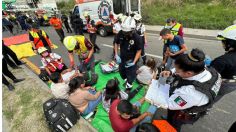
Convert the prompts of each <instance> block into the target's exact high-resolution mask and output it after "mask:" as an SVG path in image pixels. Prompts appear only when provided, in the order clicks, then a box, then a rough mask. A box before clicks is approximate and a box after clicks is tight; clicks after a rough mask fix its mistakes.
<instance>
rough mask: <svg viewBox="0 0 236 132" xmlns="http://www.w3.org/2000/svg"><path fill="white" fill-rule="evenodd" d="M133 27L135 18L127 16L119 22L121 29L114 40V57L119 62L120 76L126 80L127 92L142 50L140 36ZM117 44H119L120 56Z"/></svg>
mask: <svg viewBox="0 0 236 132" xmlns="http://www.w3.org/2000/svg"><path fill="white" fill-rule="evenodd" d="M135 27H136V25H135V20H134V19H133V18H131V17H127V18H126V19H125V20H124V22H123V23H122V24H121V31H120V32H119V33H118V35H117V39H116V41H115V59H116V61H117V63H119V64H120V65H119V72H120V76H121V77H122V79H124V80H126V89H127V92H128V91H130V90H131V88H132V83H133V81H134V80H135V79H136V70H137V65H136V63H137V61H138V60H139V58H140V56H141V51H142V50H141V49H142V43H141V37H140V36H139V35H138V34H137V33H136V32H135V31H134V30H135ZM118 45H120V56H119V55H118Z"/></svg>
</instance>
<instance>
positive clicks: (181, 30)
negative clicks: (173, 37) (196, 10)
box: [178, 25, 184, 38]
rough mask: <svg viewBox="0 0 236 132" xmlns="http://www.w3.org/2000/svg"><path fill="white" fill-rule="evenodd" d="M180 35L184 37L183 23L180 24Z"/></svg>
mask: <svg viewBox="0 0 236 132" xmlns="http://www.w3.org/2000/svg"><path fill="white" fill-rule="evenodd" d="M178 35H179V36H181V37H182V38H183V37H184V32H183V25H181V26H180V28H179V32H178Z"/></svg>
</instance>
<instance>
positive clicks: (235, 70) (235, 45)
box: [211, 25, 236, 79]
mask: <svg viewBox="0 0 236 132" xmlns="http://www.w3.org/2000/svg"><path fill="white" fill-rule="evenodd" d="M217 38H218V39H220V40H221V41H222V44H223V48H224V49H225V51H226V53H225V54H224V55H222V56H220V57H217V58H216V59H215V60H213V61H212V63H211V66H213V67H214V68H215V69H216V70H217V71H218V72H219V73H220V74H221V76H222V78H224V79H236V25H232V26H230V27H228V28H226V29H225V30H224V31H222V32H220V33H219V34H218V36H217Z"/></svg>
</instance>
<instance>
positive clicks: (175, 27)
mask: <svg viewBox="0 0 236 132" xmlns="http://www.w3.org/2000/svg"><path fill="white" fill-rule="evenodd" d="M165 27H168V25H167V24H166V25H165ZM180 27H181V24H180V23H176V24H175V26H174V27H172V28H171V29H170V30H171V33H172V34H173V35H178V33H179V29H180Z"/></svg>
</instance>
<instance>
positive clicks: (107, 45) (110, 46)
mask: <svg viewBox="0 0 236 132" xmlns="http://www.w3.org/2000/svg"><path fill="white" fill-rule="evenodd" d="M102 45H103V46H105V47H109V48H113V46H112V45H109V44H102ZM146 55H147V56H151V57H155V58H159V59H162V58H163V57H162V56H158V55H153V54H149V53H146Z"/></svg>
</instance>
